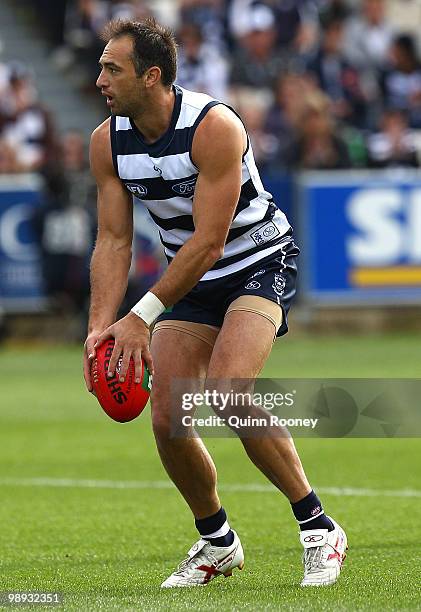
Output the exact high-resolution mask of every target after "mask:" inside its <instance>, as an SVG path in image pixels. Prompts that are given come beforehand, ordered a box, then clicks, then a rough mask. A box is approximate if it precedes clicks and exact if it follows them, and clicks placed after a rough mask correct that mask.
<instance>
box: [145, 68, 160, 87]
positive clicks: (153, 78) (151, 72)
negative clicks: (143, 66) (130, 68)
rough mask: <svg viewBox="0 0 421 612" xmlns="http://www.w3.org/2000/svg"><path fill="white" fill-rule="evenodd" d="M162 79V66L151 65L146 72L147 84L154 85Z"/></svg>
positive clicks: (148, 85)
mask: <svg viewBox="0 0 421 612" xmlns="http://www.w3.org/2000/svg"><path fill="white" fill-rule="evenodd" d="M160 80H161V68H159V66H151V68H148V70H147V71H146V72H145V85H146V87H152V86H153V85H156V83H158V81H160Z"/></svg>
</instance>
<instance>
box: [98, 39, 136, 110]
mask: <svg viewBox="0 0 421 612" xmlns="http://www.w3.org/2000/svg"><path fill="white" fill-rule="evenodd" d="M132 51H133V41H132V39H131V38H130V37H129V36H121V37H120V38H116V39H111V40H110V42H109V43H108V44H107V46H106V47H105V49H104V51H103V53H102V55H101V57H100V60H99V64H100V67H101V73H100V75H99V77H98V79H97V82H96V85H97V87H99V88H100V89H101V94H102V95H103V96H106V97H107V106H108V108H109V109H110V111H111V113H112V114H113V115H119V116H121V117H135V116H136V115H137V114H138V113H139V111H140V108H141V105H142V100H143V97H144V94H145V89H146V88H145V85H144V82H143V81H144V78H143V76H142V77H138V76H137V75H136V71H135V67H134V64H133V60H132V57H131V56H132Z"/></svg>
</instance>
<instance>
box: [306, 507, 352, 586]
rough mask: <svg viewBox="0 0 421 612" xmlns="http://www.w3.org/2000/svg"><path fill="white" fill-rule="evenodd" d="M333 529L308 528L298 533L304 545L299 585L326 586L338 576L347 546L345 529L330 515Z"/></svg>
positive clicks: (332, 582)
mask: <svg viewBox="0 0 421 612" xmlns="http://www.w3.org/2000/svg"><path fill="white" fill-rule="evenodd" d="M329 518H330V520H331V521H332V523H333V525H334V526H335V529H334V530H333V531H328V530H327V529H309V530H306V531H302V532H301V533H300V540H301V544H302V545H303V546H304V555H303V564H304V578H303V581H302V582H301V586H303V587H304V586H328V585H329V584H334V583H335V582H336V581H337V579H338V578H339V574H340V573H341V567H342V564H343V562H344V561H345V557H346V553H345V551H346V550H347V548H348V545H347V539H346V534H345V531H344V530H343V529H342V527H340V526H339V525H338V523H336V522H335V521H334V520H333V519H332V518H331V517H329Z"/></svg>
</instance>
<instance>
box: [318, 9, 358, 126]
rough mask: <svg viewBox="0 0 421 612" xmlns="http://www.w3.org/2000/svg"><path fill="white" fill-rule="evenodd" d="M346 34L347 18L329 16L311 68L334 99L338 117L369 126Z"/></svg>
mask: <svg viewBox="0 0 421 612" xmlns="http://www.w3.org/2000/svg"><path fill="white" fill-rule="evenodd" d="M343 35H344V23H343V21H342V20H340V19H336V18H330V19H328V20H327V21H326V22H325V23H324V28H323V37H322V42H321V45H320V48H319V50H318V52H317V54H316V56H315V57H314V59H312V60H311V61H310V62H309V63H308V65H307V69H308V71H309V72H310V73H312V74H313V75H314V76H315V77H316V80H317V83H318V85H319V87H320V88H321V89H322V90H323V91H324V92H325V93H326V94H327V95H328V96H329V98H330V99H331V101H332V111H333V114H334V117H335V118H336V119H338V120H341V121H345V122H348V123H350V124H352V125H355V126H357V127H365V124H366V104H365V98H364V94H363V92H362V89H361V86H360V80H359V75H358V72H357V71H356V70H355V68H354V67H353V66H351V65H350V64H349V63H348V61H347V60H346V59H345V57H344V54H343V51H342V45H343Z"/></svg>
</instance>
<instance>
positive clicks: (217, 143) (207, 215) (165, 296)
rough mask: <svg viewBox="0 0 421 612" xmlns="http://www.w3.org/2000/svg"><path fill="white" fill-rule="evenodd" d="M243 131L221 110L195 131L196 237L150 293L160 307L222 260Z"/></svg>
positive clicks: (238, 177) (235, 193) (235, 195)
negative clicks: (197, 170)
mask: <svg viewBox="0 0 421 612" xmlns="http://www.w3.org/2000/svg"><path fill="white" fill-rule="evenodd" d="M245 139H246V136H245V131H244V128H243V126H242V123H241V122H240V120H239V119H238V118H237V117H236V116H235V115H234V114H233V113H232V112H231V111H229V110H228V109H227V108H226V107H223V106H216V107H214V108H213V109H211V110H210V111H209V113H208V115H206V117H205V119H204V120H203V121H202V123H201V124H200V125H199V127H198V129H197V131H196V134H195V137H194V140H193V148H192V157H193V159H194V162H195V164H196V166H197V167H198V168H199V176H198V179H197V184H196V189H195V195H194V201H193V220H194V225H195V231H194V233H193V235H192V237H191V238H190V239H189V240H188V241H187V242H186V243H185V244H184V245H183V246H182V248H181V249H180V250H179V251H178V252H177V254H176V256H175V257H174V259H173V260H172V262H171V264H170V265H169V266H168V268H167V270H166V272H165V273H164V274H163V276H162V277H161V278H160V280H159V281H158V282H157V283H156V284H155V285H154V286H153V287H152V289H151V291H152V293H154V294H155V295H156V296H157V297H158V298H159V299H160V300H161V302H162V303H163V304H165V305H166V306H170V305H172V304H175V303H176V302H178V300H180V299H181V298H182V297H183V296H184V295H185V294H186V293H188V291H190V289H192V288H193V287H194V285H195V284H196V283H197V282H198V281H199V280H200V279H201V277H202V276H203V275H204V274H205V272H207V271H208V270H209V269H210V268H211V267H212V266H213V265H214V263H215V262H216V261H217V260H218V259H219V258H220V257H221V256H222V254H223V252H224V245H225V241H226V238H227V234H228V230H229V228H230V225H231V222H232V218H233V215H234V211H235V208H236V205H237V202H238V198H239V196H240V190H241V166H242V155H243V151H244V148H245Z"/></svg>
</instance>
